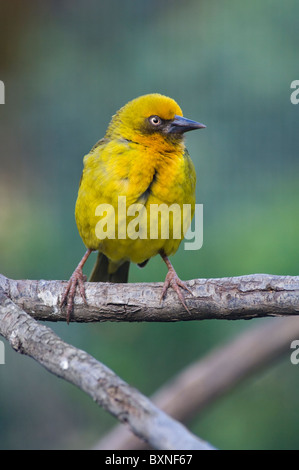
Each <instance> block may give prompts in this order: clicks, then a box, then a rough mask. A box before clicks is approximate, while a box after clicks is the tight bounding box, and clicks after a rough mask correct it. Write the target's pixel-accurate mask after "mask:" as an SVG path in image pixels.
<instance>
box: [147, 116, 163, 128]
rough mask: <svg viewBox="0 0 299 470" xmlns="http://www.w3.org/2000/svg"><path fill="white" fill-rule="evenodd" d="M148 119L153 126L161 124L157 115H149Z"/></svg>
mask: <svg viewBox="0 0 299 470" xmlns="http://www.w3.org/2000/svg"><path fill="white" fill-rule="evenodd" d="M148 120H149V122H150V123H151V124H152V125H153V126H155V127H157V126H160V124H162V119H161V118H159V116H150V117H149V118H148Z"/></svg>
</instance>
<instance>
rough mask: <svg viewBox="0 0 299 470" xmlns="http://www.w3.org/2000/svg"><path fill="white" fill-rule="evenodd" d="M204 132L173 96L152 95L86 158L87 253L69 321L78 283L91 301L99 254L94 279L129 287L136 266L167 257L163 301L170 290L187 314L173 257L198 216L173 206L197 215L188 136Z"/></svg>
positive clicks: (82, 209)
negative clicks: (93, 257) (88, 284)
mask: <svg viewBox="0 0 299 470" xmlns="http://www.w3.org/2000/svg"><path fill="white" fill-rule="evenodd" d="M204 127H206V126H204V125H203V124H201V123H199V122H195V121H191V120H190V119H186V118H184V117H183V113H182V110H181V108H180V107H179V106H178V104H177V103H176V102H175V101H174V100H173V99H171V98H169V97H167V96H163V95H160V94H158V93H154V94H148V95H144V96H141V97H139V98H136V99H134V100H132V101H130V102H129V103H127V104H126V105H125V106H124V107H122V108H121V109H120V110H119V111H118V112H117V113H116V114H115V115H114V116H113V117H112V120H111V122H110V124H109V126H108V129H107V132H106V135H105V137H104V138H103V139H101V140H99V142H98V143H97V144H96V145H95V146H94V147H93V148H92V149H91V151H90V152H89V153H88V154H87V155H86V156H85V157H84V169H83V173H82V177H81V181H80V186H79V191H78V198H77V202H76V209H75V216H76V222H77V227H78V230H79V233H80V236H81V238H82V240H83V242H84V244H85V246H86V248H87V251H86V253H85V255H84V256H83V258H82V260H81V261H80V263H79V264H78V266H77V268H76V269H75V271H74V273H73V275H72V276H71V278H70V280H69V283H68V285H67V288H66V290H65V293H64V295H63V298H62V301H61V306H63V305H64V304H67V321H68V322H69V319H70V315H71V313H72V310H73V302H74V296H75V292H76V287H77V285H78V287H79V290H80V293H81V296H82V298H83V300H84V302H86V297H85V289H84V276H83V272H82V268H83V266H84V264H85V262H86V260H87V258H88V257H89V255H90V253H91V252H93V251H98V252H99V255H98V258H97V262H96V265H95V267H94V269H93V272H92V274H91V278H90V281H93V282H95V281H102V282H106V281H110V282H127V280H128V271H129V264H130V262H133V263H137V264H138V265H139V266H141V267H143V266H145V264H146V263H147V261H148V260H149V259H150V258H152V257H153V256H155V255H157V254H160V255H161V257H162V259H163V260H164V262H165V263H166V266H167V268H168V273H167V275H166V279H165V282H164V286H163V290H162V296H161V298H163V297H164V295H165V293H166V291H167V289H168V288H169V287H170V286H171V287H172V288H173V289H174V290H175V291H176V292H177V295H178V296H179V298H180V300H181V302H182V303H183V305H184V306H185V308H186V309H187V310H188V308H187V306H186V303H185V299H184V296H183V294H182V292H181V289H180V287H181V288H182V289H185V290H189V289H188V287H187V286H186V284H185V283H184V282H183V281H181V280H180V279H179V278H178V276H177V274H176V272H175V270H174V268H173V266H172V264H171V262H170V261H169V259H168V256H170V255H172V254H174V253H175V252H176V251H177V249H178V247H179V245H180V243H181V241H182V239H183V238H184V234H185V233H186V230H187V229H188V226H186V224H187V225H189V224H190V222H191V219H190V217H189V219H188V217H186V215H185V214H184V211H183V210H182V211H181V212H180V211H179V213H178V212H177V213H175V211H174V210H170V209H173V208H174V207H175V208H177V207H178V208H179V209H183V208H184V207H187V205H189V207H190V208H191V211H190V212H191V218H192V217H193V214H194V209H195V185H196V173H195V169H194V165H193V163H192V161H191V159H190V157H189V154H188V151H187V149H186V147H185V145H184V139H183V135H184V133H185V132H187V131H191V130H193V129H202V128H204ZM184 205H185V206H184ZM157 208H158V209H161V211H158V212H157ZM165 208H166V209H169V211H168V212H167V211H166V212H165V211H164V212H163V210H162V209H165ZM154 209H155V211H154ZM136 214H137V216H136ZM166 225H167V227H166ZM177 225H178V226H179V229H177Z"/></svg>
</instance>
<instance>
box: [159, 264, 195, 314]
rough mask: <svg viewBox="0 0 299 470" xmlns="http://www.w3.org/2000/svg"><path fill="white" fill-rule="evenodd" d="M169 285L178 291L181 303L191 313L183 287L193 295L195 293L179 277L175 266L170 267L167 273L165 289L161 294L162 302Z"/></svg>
mask: <svg viewBox="0 0 299 470" xmlns="http://www.w3.org/2000/svg"><path fill="white" fill-rule="evenodd" d="M169 287H172V288H173V290H174V291H175V292H176V293H177V295H178V298H179V299H180V301H181V303H182V304H183V305H184V307H185V309H186V310H187V312H188V313H190V310H189V309H188V307H187V305H186V302H185V297H184V295H183V293H182V291H181V288H182V289H184V290H186V291H188V292H189V293H190V294H191V295H193V294H192V292H191V290H190V289H189V287H188V286H187V284H186V283H185V282H184V281H182V280H181V279H180V278H179V277H178V275H177V273H176V272H175V270H174V268H172V267H171V268H170V269H169V271H168V273H167V275H166V278H165V281H164V285H163V289H162V295H161V299H160V302H162V300H163V299H164V297H165V295H166V292H167V290H168V289H169Z"/></svg>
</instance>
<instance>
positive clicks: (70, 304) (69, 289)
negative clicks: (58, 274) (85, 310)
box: [60, 267, 87, 324]
mask: <svg viewBox="0 0 299 470" xmlns="http://www.w3.org/2000/svg"><path fill="white" fill-rule="evenodd" d="M85 281H86V276H84V274H83V272H82V269H81V268H80V267H78V268H76V269H75V271H74V272H73V274H72V276H71V278H70V280H69V282H68V284H67V286H66V289H65V291H64V294H63V296H62V299H61V302H60V307H61V308H62V307H63V306H64V305H66V321H67V324H69V322H70V317H71V314H72V312H73V308H74V298H75V295H76V287H77V285H78V286H79V291H80V294H81V297H82V299H83V301H84V303H85V304H86V303H87V300H86V295H85V287H84V282H85Z"/></svg>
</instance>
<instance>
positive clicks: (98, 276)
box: [89, 253, 130, 282]
mask: <svg viewBox="0 0 299 470" xmlns="http://www.w3.org/2000/svg"><path fill="white" fill-rule="evenodd" d="M129 268H130V261H124V262H123V263H122V264H120V265H113V264H112V263H111V262H110V261H109V259H108V258H107V256H105V255H104V254H103V253H99V254H98V258H97V261H96V264H95V265H94V268H93V270H92V273H91V275H90V278H89V281H90V282H128V277H129Z"/></svg>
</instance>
